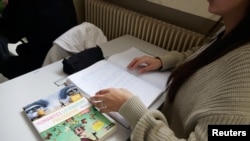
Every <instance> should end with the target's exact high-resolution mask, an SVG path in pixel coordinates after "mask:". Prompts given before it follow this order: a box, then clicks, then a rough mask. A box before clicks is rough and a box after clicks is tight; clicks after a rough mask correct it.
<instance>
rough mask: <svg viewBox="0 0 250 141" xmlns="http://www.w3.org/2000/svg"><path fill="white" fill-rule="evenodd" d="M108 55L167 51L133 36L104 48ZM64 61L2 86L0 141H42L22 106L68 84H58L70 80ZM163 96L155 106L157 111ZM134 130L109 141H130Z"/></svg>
mask: <svg viewBox="0 0 250 141" xmlns="http://www.w3.org/2000/svg"><path fill="white" fill-rule="evenodd" d="M100 47H101V48H102V50H103V53H104V56H105V57H107V56H110V55H112V54H114V53H118V52H121V51H125V50H126V49H128V48H130V47H137V48H139V49H142V50H143V51H145V52H147V53H149V54H152V55H163V54H164V53H166V50H164V49H161V48H159V47H156V46H154V45H152V44H149V43H147V42H144V41H142V40H140V39H137V38H134V37H132V36H129V35H125V36H122V37H120V38H117V39H114V40H112V41H109V42H107V43H105V44H102V45H100ZM62 67H63V66H62V62H61V61H58V62H55V63H53V64H50V65H48V66H46V67H43V68H40V69H37V70H34V71H32V72H29V73H27V74H24V75H22V76H20V77H17V78H14V79H12V80H9V81H6V82H4V83H0V109H1V116H0V133H1V135H0V140H1V141H17V140H22V141H37V140H38V141H39V140H41V139H40V137H39V134H38V133H37V132H36V130H35V128H34V127H33V126H32V125H31V123H30V121H28V119H27V118H26V117H25V115H24V113H23V111H22V107H23V106H25V105H26V104H28V103H31V102H33V101H35V100H37V99H40V98H42V97H46V96H48V95H50V94H52V93H54V92H56V91H58V90H59V89H61V88H62V87H64V85H60V86H58V85H56V83H57V84H59V83H60V81H61V80H62V81H63V80H64V79H65V78H66V76H67V75H66V74H65V73H64V72H63V70H62ZM163 100H164V98H163V97H161V98H159V100H158V101H157V102H156V103H155V104H154V105H152V106H151V108H153V109H155V108H157V107H158V106H159V105H160V104H161V103H162V101H163ZM129 134H130V130H129V129H126V128H124V127H123V126H121V125H120V124H118V131H117V132H116V133H115V134H114V135H112V136H110V137H109V138H108V139H107V140H109V141H118V140H119V141H122V140H124V141H125V140H127V138H128V137H129Z"/></svg>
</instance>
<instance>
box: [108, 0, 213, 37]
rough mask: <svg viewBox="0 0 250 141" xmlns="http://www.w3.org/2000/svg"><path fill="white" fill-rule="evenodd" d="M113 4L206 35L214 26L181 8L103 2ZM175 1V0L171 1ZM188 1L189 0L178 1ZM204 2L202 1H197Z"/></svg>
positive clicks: (141, 1)
mask: <svg viewBox="0 0 250 141" xmlns="http://www.w3.org/2000/svg"><path fill="white" fill-rule="evenodd" d="M104 1H108V2H112V3H114V4H117V5H120V6H123V7H125V8H128V9H131V10H134V11H137V12H140V13H142V14H146V15H148V16H151V17H154V18H157V19H160V20H163V21H166V22H169V23H172V24H175V25H178V26H181V27H184V28H187V29H190V30H193V31H196V32H198V33H202V34H206V33H207V32H208V31H209V30H210V28H211V27H212V26H213V25H214V24H215V21H214V20H211V19H209V18H204V17H202V16H200V15H195V14H192V13H189V12H187V11H184V10H179V9H181V8H178V9H177V8H173V7H170V6H162V5H159V4H156V3H152V2H149V1H147V0H104ZM172 1H176V0H172ZM179 1H190V0H179ZM198 1H204V0H198Z"/></svg>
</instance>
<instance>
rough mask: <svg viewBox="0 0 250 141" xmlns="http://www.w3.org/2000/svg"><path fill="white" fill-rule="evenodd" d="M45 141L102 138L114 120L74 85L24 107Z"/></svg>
mask: <svg viewBox="0 0 250 141" xmlns="http://www.w3.org/2000/svg"><path fill="white" fill-rule="evenodd" d="M23 110H24V113H25V114H26V115H27V117H28V118H29V120H30V122H31V123H32V124H33V125H34V127H35V128H36V130H37V131H38V132H39V134H40V136H41V138H42V139H43V140H44V141H55V140H56V141H82V140H88V141H92V140H93V141H101V140H103V139H105V138H106V137H107V136H109V135H110V134H112V133H114V132H115V131H116V128H117V127H116V123H115V121H114V120H113V119H112V118H110V117H109V116H108V115H106V114H103V113H101V112H99V110H97V109H96V108H95V107H93V106H92V105H91V104H90V103H89V101H88V100H87V99H86V98H85V97H84V96H83V95H82V93H81V92H80V91H79V90H78V88H77V87H75V86H74V85H69V86H66V87H65V88H62V89H61V90H60V91H58V92H56V93H55V94H52V95H50V96H48V97H46V98H44V99H40V100H37V101H35V102H33V103H31V104H28V105H26V106H24V107H23Z"/></svg>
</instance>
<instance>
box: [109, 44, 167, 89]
mask: <svg viewBox="0 0 250 141" xmlns="http://www.w3.org/2000/svg"><path fill="white" fill-rule="evenodd" d="M144 55H148V56H151V55H149V54H147V53H145V52H143V51H141V50H139V49H137V48H135V47H131V48H130V49H128V50H126V51H124V52H121V53H117V54H114V55H112V56H110V57H109V58H108V59H107V60H108V61H109V62H112V63H113V64H115V65H117V66H120V67H121V68H123V69H124V70H127V71H128V72H129V73H131V74H133V75H135V76H136V77H139V78H141V79H143V80H145V81H147V82H149V83H151V84H152V85H155V86H157V87H159V88H160V89H162V90H165V86H166V83H167V79H168V77H169V75H170V72H167V71H164V72H161V71H150V72H146V73H142V74H138V73H137V70H138V69H137V70H133V71H131V70H128V69H127V66H128V64H129V63H130V62H131V61H132V60H133V59H134V58H135V57H140V56H144ZM142 67H143V66H142Z"/></svg>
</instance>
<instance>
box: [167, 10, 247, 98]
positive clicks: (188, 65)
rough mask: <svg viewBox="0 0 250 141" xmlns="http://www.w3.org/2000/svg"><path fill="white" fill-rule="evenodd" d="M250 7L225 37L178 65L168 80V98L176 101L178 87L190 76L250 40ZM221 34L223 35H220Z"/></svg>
mask: <svg viewBox="0 0 250 141" xmlns="http://www.w3.org/2000/svg"><path fill="white" fill-rule="evenodd" d="M249 9H250V8H248V10H247V13H246V15H245V17H244V19H242V20H241V21H240V23H239V24H238V25H237V26H236V27H235V28H234V29H233V30H232V31H231V32H230V33H228V34H227V35H226V36H225V37H224V38H223V39H219V38H218V39H217V40H216V41H215V42H214V43H212V44H211V45H210V46H209V47H207V48H206V49H205V50H204V51H203V52H201V53H200V54H199V55H197V57H195V58H194V59H192V60H189V61H187V62H185V63H183V64H181V65H180V66H178V67H177V68H176V69H175V70H173V72H172V73H171V75H170V77H169V79H168V82H167V89H166V91H167V92H168V98H169V100H170V102H173V101H174V98H175V96H176V94H177V91H178V89H179V88H180V87H181V85H182V84H183V83H184V82H185V81H186V80H187V79H189V78H190V76H192V75H193V74H194V73H195V72H196V71H197V70H198V69H200V68H202V67H204V66H205V65H208V64H209V63H211V62H213V61H215V60H216V59H218V58H220V57H221V56H223V55H225V54H226V53H228V52H230V51H232V50H234V49H236V48H238V47H240V46H241V45H242V44H244V43H246V42H249V41H250V12H249V11H250V10H249ZM219 36H221V35H219Z"/></svg>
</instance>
